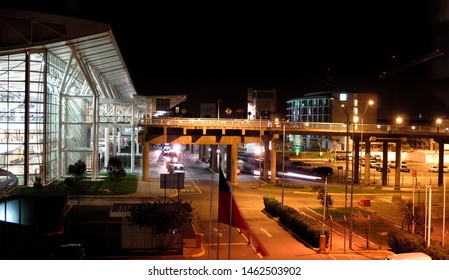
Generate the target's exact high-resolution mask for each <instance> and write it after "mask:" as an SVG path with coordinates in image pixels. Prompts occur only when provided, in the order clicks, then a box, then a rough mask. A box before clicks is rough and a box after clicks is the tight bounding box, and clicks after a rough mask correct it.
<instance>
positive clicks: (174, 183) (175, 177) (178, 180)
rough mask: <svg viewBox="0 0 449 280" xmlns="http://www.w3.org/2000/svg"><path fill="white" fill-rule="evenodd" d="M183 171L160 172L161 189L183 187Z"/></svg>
mask: <svg viewBox="0 0 449 280" xmlns="http://www.w3.org/2000/svg"><path fill="white" fill-rule="evenodd" d="M184 175H185V174H184V173H174V174H161V181H160V187H161V189H184Z"/></svg>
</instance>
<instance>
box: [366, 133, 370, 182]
mask: <svg viewBox="0 0 449 280" xmlns="http://www.w3.org/2000/svg"><path fill="white" fill-rule="evenodd" d="M370 158H371V142H370V141H366V145H365V184H367V185H369V184H370V183H371V167H370V166H369V160H370Z"/></svg>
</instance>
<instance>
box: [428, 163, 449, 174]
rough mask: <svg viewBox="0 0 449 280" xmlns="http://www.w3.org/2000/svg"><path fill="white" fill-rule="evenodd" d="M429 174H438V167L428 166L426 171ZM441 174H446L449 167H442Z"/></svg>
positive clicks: (434, 165)
mask: <svg viewBox="0 0 449 280" xmlns="http://www.w3.org/2000/svg"><path fill="white" fill-rule="evenodd" d="M427 170H428V171H429V172H438V165H436V164H432V165H431V166H429V168H428V169H427ZM443 172H444V173H447V172H449V167H447V166H446V165H444V166H443Z"/></svg>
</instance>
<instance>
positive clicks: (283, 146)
mask: <svg viewBox="0 0 449 280" xmlns="http://www.w3.org/2000/svg"><path fill="white" fill-rule="evenodd" d="M282 128H283V129H282V130H283V131H282V200H281V201H282V204H281V205H282V206H284V185H285V180H284V179H285V178H284V174H285V123H284V124H283V125H282Z"/></svg>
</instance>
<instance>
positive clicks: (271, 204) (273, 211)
mask: <svg viewBox="0 0 449 280" xmlns="http://www.w3.org/2000/svg"><path fill="white" fill-rule="evenodd" d="M263 203H264V205H265V208H264V210H265V211H266V212H267V213H268V214H270V215H271V216H272V217H278V216H279V214H278V206H279V205H281V203H280V202H279V201H277V200H276V199H275V198H274V196H273V195H265V196H264V197H263Z"/></svg>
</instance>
